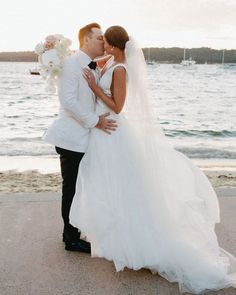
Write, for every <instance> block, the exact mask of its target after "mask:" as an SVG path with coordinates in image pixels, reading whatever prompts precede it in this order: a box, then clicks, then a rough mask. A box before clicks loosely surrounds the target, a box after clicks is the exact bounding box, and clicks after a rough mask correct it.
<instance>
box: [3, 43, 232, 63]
mask: <svg viewBox="0 0 236 295" xmlns="http://www.w3.org/2000/svg"><path fill="white" fill-rule="evenodd" d="M143 53H144V56H145V58H146V59H148V56H149V59H150V60H151V61H156V62H159V63H180V62H181V60H182V59H183V53H184V49H183V48H180V47H172V48H158V47H152V48H149V49H148V48H143ZM222 56H223V50H217V49H211V48H208V47H201V48H191V49H186V59H188V58H190V57H191V58H192V59H194V60H195V61H196V62H197V63H198V64H202V63H221V62H222ZM37 60H38V56H37V54H36V53H34V52H33V51H21V52H0V61H17V62H37ZM224 62H225V63H236V50H235V49H232V50H224Z"/></svg>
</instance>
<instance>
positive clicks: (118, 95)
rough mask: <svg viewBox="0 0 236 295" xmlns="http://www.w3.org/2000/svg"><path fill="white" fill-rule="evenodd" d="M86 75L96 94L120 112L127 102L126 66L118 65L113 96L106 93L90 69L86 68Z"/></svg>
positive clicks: (115, 72) (116, 111)
mask: <svg viewBox="0 0 236 295" xmlns="http://www.w3.org/2000/svg"><path fill="white" fill-rule="evenodd" d="M84 74H85V75H84V77H85V79H86V80H87V82H88V85H89V87H90V88H91V89H92V91H93V92H94V94H95V95H96V96H98V97H99V98H100V99H101V100H102V101H103V102H104V103H105V104H106V105H107V106H108V107H109V108H110V109H112V110H113V111H114V112H115V113H117V114H119V113H120V112H121V110H122V108H123V106H124V103H125V96H126V70H125V68H124V67H116V68H115V69H114V72H113V79H112V89H111V90H112V91H111V92H112V97H110V96H108V95H106V94H105V93H104V92H103V89H102V88H101V87H100V86H98V85H97V84H96V82H95V78H94V75H93V74H92V73H91V71H90V70H88V69H85V70H84Z"/></svg>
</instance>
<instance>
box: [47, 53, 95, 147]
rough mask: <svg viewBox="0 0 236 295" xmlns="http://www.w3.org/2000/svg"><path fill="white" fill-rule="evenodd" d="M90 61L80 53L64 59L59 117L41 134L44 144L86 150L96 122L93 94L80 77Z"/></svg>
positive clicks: (85, 55) (59, 84)
mask: <svg viewBox="0 0 236 295" xmlns="http://www.w3.org/2000/svg"><path fill="white" fill-rule="evenodd" d="M90 62H91V58H90V57H89V56H88V55H87V54H85V53H84V52H83V51H81V50H79V51H78V52H76V53H75V54H74V55H73V56H70V57H67V58H66V59H65V61H64V65H63V70H62V72H61V75H60V78H59V83H58V97H59V102H60V108H59V115H58V117H57V118H56V120H55V121H54V122H53V123H52V125H51V126H50V127H49V128H48V130H47V131H46V132H45V134H44V136H43V140H44V141H45V142H48V143H51V144H53V145H55V146H58V147H60V148H64V149H67V150H70V151H75V152H83V153H84V152H85V151H86V148H87V145H88V140H89V133H90V129H91V128H93V127H94V126H96V124H97V122H98V120H99V117H98V115H97V114H96V113H95V95H94V93H93V92H92V90H91V89H90V88H89V86H88V84H87V81H86V80H85V79H84V78H83V71H82V70H83V68H85V67H87V66H88V64H89V63H90ZM93 72H94V74H95V76H96V73H95V71H93Z"/></svg>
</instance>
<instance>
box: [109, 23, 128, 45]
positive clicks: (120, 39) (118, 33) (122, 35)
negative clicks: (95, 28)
mask: <svg viewBox="0 0 236 295" xmlns="http://www.w3.org/2000/svg"><path fill="white" fill-rule="evenodd" d="M104 36H105V38H106V40H107V42H108V44H109V45H111V46H114V47H117V48H119V49H121V50H124V49H125V44H126V42H127V41H129V35H128V33H127V32H126V30H125V29H124V28H122V27H120V26H112V27H110V28H108V29H107V30H106V32H105V34H104Z"/></svg>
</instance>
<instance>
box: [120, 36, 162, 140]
mask: <svg viewBox="0 0 236 295" xmlns="http://www.w3.org/2000/svg"><path fill="white" fill-rule="evenodd" d="M125 58H126V69H127V74H128V75H127V76H128V91H127V99H126V104H125V109H124V112H125V114H126V115H127V117H128V118H129V120H132V123H133V124H134V125H135V127H136V128H137V130H140V133H142V134H155V136H158V137H159V138H160V139H161V138H162V139H163V138H164V137H165V135H164V132H163V130H162V128H161V126H160V123H159V122H158V118H156V117H155V116H156V114H154V112H153V110H152V108H151V106H150V100H149V94H148V86H147V68H146V62H145V59H144V56H143V52H142V49H141V48H140V47H139V45H138V44H137V42H136V41H135V40H134V39H133V38H132V37H130V40H129V41H128V42H127V43H126V46H125Z"/></svg>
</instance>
